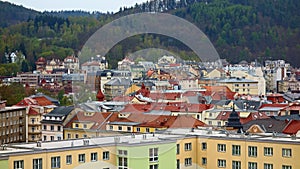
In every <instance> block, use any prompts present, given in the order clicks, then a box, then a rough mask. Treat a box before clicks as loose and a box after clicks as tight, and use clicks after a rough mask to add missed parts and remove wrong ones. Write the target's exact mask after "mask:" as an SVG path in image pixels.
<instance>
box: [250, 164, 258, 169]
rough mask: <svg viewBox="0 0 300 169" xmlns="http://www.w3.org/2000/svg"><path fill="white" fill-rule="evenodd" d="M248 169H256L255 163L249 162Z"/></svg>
mask: <svg viewBox="0 0 300 169" xmlns="http://www.w3.org/2000/svg"><path fill="white" fill-rule="evenodd" d="M248 169H257V163H255V162H249V163H248Z"/></svg>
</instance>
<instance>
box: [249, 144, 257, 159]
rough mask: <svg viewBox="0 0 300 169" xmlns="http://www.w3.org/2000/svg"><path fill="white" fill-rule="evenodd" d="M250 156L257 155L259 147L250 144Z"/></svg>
mask: <svg viewBox="0 0 300 169" xmlns="http://www.w3.org/2000/svg"><path fill="white" fill-rule="evenodd" d="M248 157H257V147H256V146H248Z"/></svg>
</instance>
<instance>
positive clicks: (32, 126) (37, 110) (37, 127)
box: [27, 106, 44, 142]
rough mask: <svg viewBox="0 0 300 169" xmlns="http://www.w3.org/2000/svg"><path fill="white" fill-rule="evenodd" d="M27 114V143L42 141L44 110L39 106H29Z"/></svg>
mask: <svg viewBox="0 0 300 169" xmlns="http://www.w3.org/2000/svg"><path fill="white" fill-rule="evenodd" d="M28 109H29V110H28V112H27V119H28V142H36V141H41V140H42V124H41V120H42V115H43V114H44V108H43V107H40V106H32V107H31V106H29V107H28Z"/></svg>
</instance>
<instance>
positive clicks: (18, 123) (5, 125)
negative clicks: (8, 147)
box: [0, 101, 26, 168]
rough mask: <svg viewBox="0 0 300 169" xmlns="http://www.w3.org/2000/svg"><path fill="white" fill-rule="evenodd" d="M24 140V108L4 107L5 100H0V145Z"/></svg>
mask: <svg viewBox="0 0 300 169" xmlns="http://www.w3.org/2000/svg"><path fill="white" fill-rule="evenodd" d="M25 141H26V108H25V107H6V101H0V145H3V144H8V143H17V142H25ZM0 166H1V165H0ZM0 168H1V167H0Z"/></svg>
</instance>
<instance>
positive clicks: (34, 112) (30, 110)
mask: <svg viewBox="0 0 300 169" xmlns="http://www.w3.org/2000/svg"><path fill="white" fill-rule="evenodd" d="M38 114H39V113H38V112H37V111H35V110H34V109H33V108H32V107H30V108H29V111H28V115H38Z"/></svg>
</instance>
